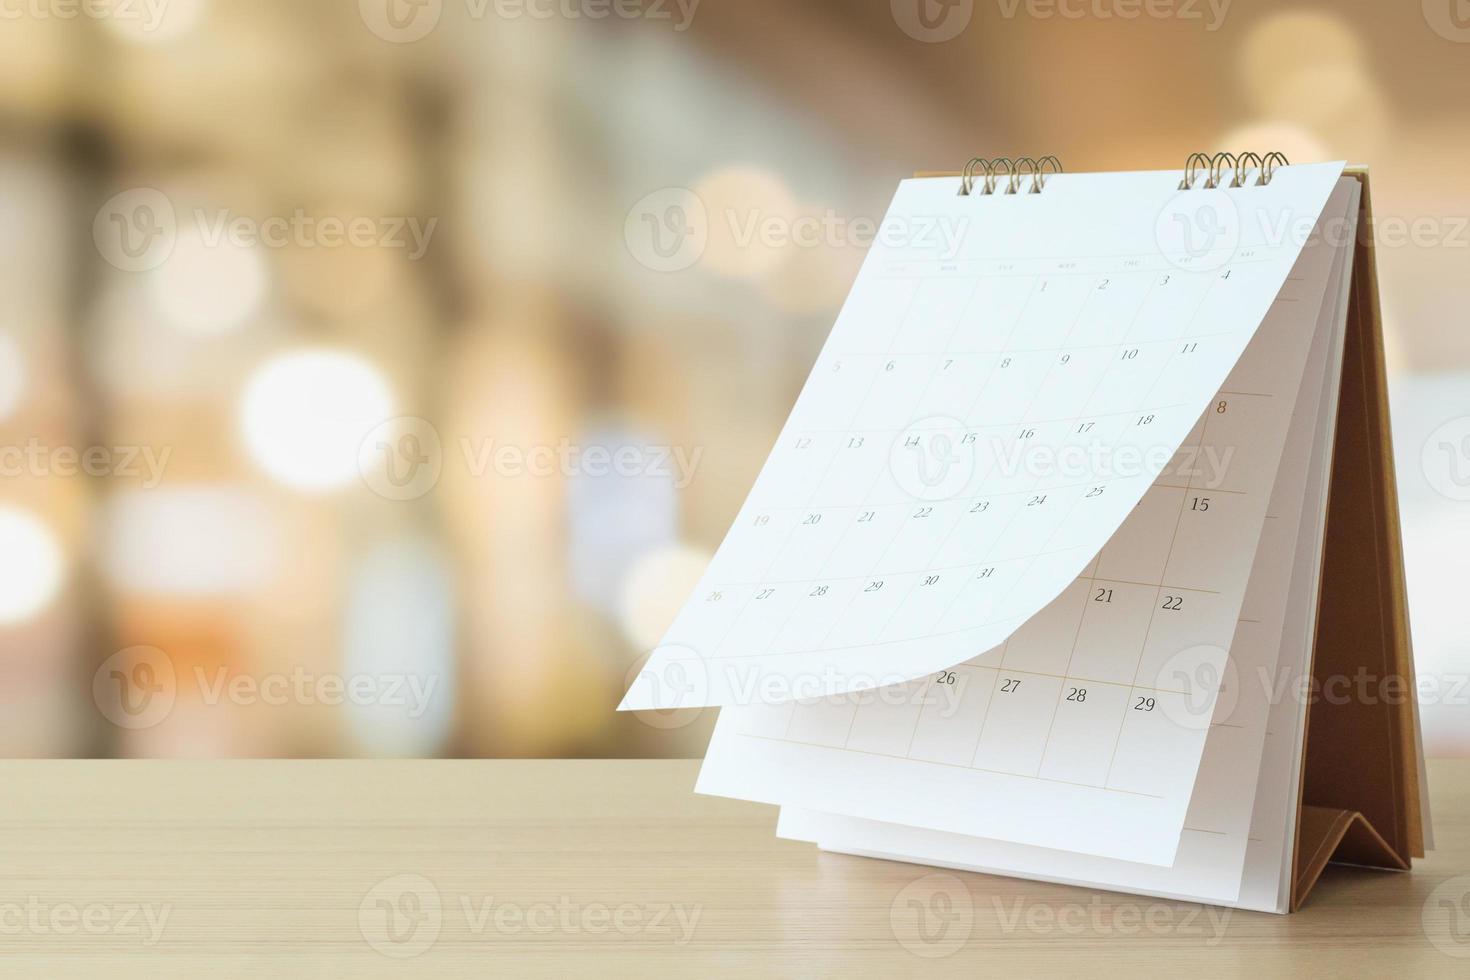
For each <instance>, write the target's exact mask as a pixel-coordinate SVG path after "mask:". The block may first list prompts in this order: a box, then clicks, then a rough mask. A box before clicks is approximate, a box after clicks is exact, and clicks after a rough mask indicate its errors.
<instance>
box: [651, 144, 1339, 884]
mask: <svg viewBox="0 0 1470 980" xmlns="http://www.w3.org/2000/svg"><path fill="white" fill-rule="evenodd" d="M1343 171H1344V166H1343V164H1341V163H1320V164H1310V165H1291V166H1281V167H1277V168H1275V169H1274V171H1262V170H1261V169H1258V168H1254V167H1244V168H1240V169H1237V170H1235V171H1229V172H1226V173H1225V174H1223V175H1221V174H1218V173H1215V174H1211V173H1207V172H1204V171H1200V172H1198V173H1196V172H1194V171H1193V170H1191V171H1189V172H1182V171H1179V170H1173V171H1156V172H1137V173H1091V174H1071V173H1056V174H1046V175H1044V179H1043V178H1042V177H1041V176H1040V175H1034V174H1032V175H1027V176H1026V177H1024V178H1023V179H1020V180H1017V179H1015V177H1014V176H1012V177H1011V179H1009V180H1005V179H1002V180H1000V181H994V182H992V181H989V180H987V181H985V182H983V183H977V182H975V181H973V180H971V179H970V177H969V176H968V175H966V176H964V177H954V176H950V177H932V178H915V179H911V180H905V181H903V182H902V183H901V184H900V185H899V188H898V191H897V193H896V195H895V197H894V198H893V201H892V204H891V206H890V209H889V212H888V214H887V217H886V218H885V219H884V227H885V229H889V230H892V231H893V233H891V234H889V233H885V234H883V235H879V236H877V241H876V243H875V244H874V246H873V247H872V249H871V251H870V253H869V255H868V256H867V258H866V260H865V262H864V264H863V266H862V269H861V272H860V274H859V275H858V277H857V279H856V282H855V283H854V285H853V287H852V290H851V293H850V295H849V296H848V298H847V300H846V302H845V304H844V305H843V307H842V310H841V313H840V315H839V317H838V319H837V322H836V325H835V326H834V328H833V329H832V332H831V335H830V337H829V339H828V340H827V342H826V344H825V346H824V347H823V348H822V350H821V352H820V354H819V356H818V357H817V358H816V361H815V363H814V364H813V365H812V368H811V373H810V377H809V378H808V380H807V381H806V384H805V387H804V388H803V390H802V392H801V394H800V397H799V398H798V400H797V401H796V403H795V406H794V407H793V408H792V410H791V413H790V417H789V420H788V421H787V422H786V424H785V427H784V429H783V430H782V431H781V433H780V435H779V437H778V439H777V440H776V444H775V447H774V448H773V450H772V451H771V454H770V457H769V459H768V460H767V462H766V463H765V465H764V467H763V469H762V470H761V472H760V474H759V477H758V478H757V480H756V482H755V485H754V487H753V489H752V490H751V492H750V495H749V497H748V499H747V500H746V502H745V504H744V506H743V507H742V508H741V510H740V511H739V513H738V515H737V516H736V517H735V519H734V523H733V526H732V527H731V529H730V531H729V534H728V536H727V537H726V538H725V540H724V542H723V544H722V545H721V546H720V548H719V550H718V552H717V553H716V555H715V556H714V558H713V560H712V562H711V563H710V565H709V568H708V571H707V573H706V574H705V575H704V577H703V579H702V580H701V582H700V583H699V585H698V587H697V589H696V590H695V592H694V594H692V595H691V596H690V597H689V599H688V601H687V603H686V604H685V605H684V607H683V608H682V611H681V612H680V613H679V615H678V616H677V619H676V621H675V622H674V623H673V625H672V626H671V628H670V629H669V630H668V633H667V635H666V637H665V638H664V640H663V643H662V644H661V645H660V646H659V647H658V648H657V649H656V650H654V651H653V652H652V653H651V655H650V657H649V659H648V661H647V663H646V665H645V666H644V668H643V669H642V671H641V672H640V673H639V674H638V675H637V677H636V679H635V680H634V682H633V685H632V688H631V689H630V691H629V692H628V694H627V697H626V698H625V700H624V702H623V705H622V708H623V709H625V710H666V709H670V708H691V707H697V706H701V705H706V706H707V705H720V706H723V708H722V710H721V712H720V717H719V720H718V723H717V726H716V729H715V732H714V735H713V738H712V740H711V742H710V745H709V749H708V753H707V756H706V759H705V762H704V765H703V769H702V771H701V773H700V777H699V781H698V786H697V790H698V791H699V792H701V793H707V794H715V795H719V796H726V797H735V798H739V799H743V800H751V801H759V802H763V803H768V804H775V805H778V806H779V807H780V808H781V809H780V818H779V824H778V833H779V834H780V835H781V836H784V837H788V838H794V839H797V840H802V841H810V842H814V843H816V844H818V845H820V846H821V847H822V848H825V849H828V850H832V851H841V852H847V853H851V854H858V855H866V856H873V857H883V858H889V859H896V860H902V861H911V862H917V863H923V864H930V865H937V866H943V867H948V868H956V869H969V870H975V871H981V872H988V873H992V874H1004V875H1012V876H1020V877H1027V878H1035V879H1040V880H1046V881H1052V882H1061V883H1072V884H1078V885H1085V886H1089V887H1095V888H1103V889H1113V890H1121V891H1127V892H1134V893H1139V894H1146V895H1152V896H1160V897H1168V898H1180V899H1188V900H1194V901H1200V902H1206V903H1212V904H1220V905H1227V906H1235V907H1242V908H1249V909H1259V910H1266V911H1278V912H1279V911H1286V910H1287V905H1288V901H1289V898H1288V896H1289V892H1290V874H1291V866H1292V847H1293V834H1294V830H1295V823H1296V820H1297V806H1298V787H1299V784H1300V780H1301V766H1302V758H1303V752H1304V748H1303V717H1304V712H1305V706H1304V704H1303V702H1302V699H1300V698H1294V697H1288V696H1283V693H1282V685H1285V684H1291V683H1294V682H1295V681H1297V680H1299V679H1300V678H1301V677H1302V676H1303V675H1304V674H1306V673H1308V672H1309V671H1310V669H1311V667H1310V658H1311V651H1312V643H1313V636H1314V630H1315V627H1316V623H1315V620H1316V614H1317V597H1318V591H1319V580H1320V576H1321V573H1322V556H1323V548H1324V526H1325V515H1326V512H1327V488H1328V482H1329V472H1330V466H1331V456H1332V452H1331V450H1332V446H1333V437H1334V421H1335V418H1336V412H1335V406H1336V400H1337V397H1338V386H1339V381H1340V378H1341V374H1342V359H1343V349H1344V332H1345V329H1344V325H1345V320H1346V316H1347V313H1346V308H1347V301H1348V288H1349V279H1350V274H1351V260H1352V255H1353V243H1354V240H1355V236H1356V222H1357V219H1358V214H1359V194H1360V183H1359V181H1357V180H1355V179H1352V178H1350V177H1345V176H1343ZM938 227H944V228H947V229H950V230H951V231H952V232H955V233H953V234H945V235H938V234H927V233H925V229H934V228H938Z"/></svg>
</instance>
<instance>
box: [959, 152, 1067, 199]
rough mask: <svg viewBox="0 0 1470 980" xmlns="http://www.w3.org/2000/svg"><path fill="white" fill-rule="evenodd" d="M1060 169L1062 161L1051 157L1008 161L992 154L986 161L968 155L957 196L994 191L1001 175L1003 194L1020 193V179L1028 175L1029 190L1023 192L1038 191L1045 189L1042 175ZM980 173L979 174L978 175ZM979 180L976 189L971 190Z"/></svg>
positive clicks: (1022, 158) (1054, 172)
mask: <svg viewBox="0 0 1470 980" xmlns="http://www.w3.org/2000/svg"><path fill="white" fill-rule="evenodd" d="M1061 172H1062V162H1061V161H1060V160H1058V159H1057V158H1056V157H1054V156H1044V157H1041V158H1040V159H1035V158H1033V157H1019V158H1018V159H1016V160H1012V159H1011V158H1010V157H996V158H995V159H993V160H986V159H985V158H984V157H971V158H970V162H969V163H967V164H965V168H964V170H962V171H960V190H959V193H960V196H961V197H969V196H971V195H972V194H977V193H978V194H979V195H980V196H982V197H983V196H985V195H988V194H994V193H996V187H997V186H998V185H999V182H1000V178H1002V177H1004V178H1005V190H1004V192H1003V193H1006V194H1019V193H1021V182H1022V181H1023V180H1024V179H1026V178H1027V177H1030V178H1031V186H1030V189H1029V190H1027V191H1026V193H1027V194H1040V193H1041V192H1042V191H1043V190H1044V189H1045V188H1046V178H1047V176H1048V175H1049V174H1059V173H1061ZM982 175H983V177H982ZM977 182H979V185H980V187H979V190H978V191H977V190H976V189H975V185H976V183H977Z"/></svg>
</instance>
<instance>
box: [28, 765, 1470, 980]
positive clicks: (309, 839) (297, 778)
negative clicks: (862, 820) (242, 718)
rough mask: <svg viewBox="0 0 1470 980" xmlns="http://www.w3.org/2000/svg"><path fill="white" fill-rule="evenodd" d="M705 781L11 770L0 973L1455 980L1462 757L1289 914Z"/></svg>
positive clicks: (1466, 950) (572, 774)
mask: <svg viewBox="0 0 1470 980" xmlns="http://www.w3.org/2000/svg"><path fill="white" fill-rule="evenodd" d="M697 767H698V763H696V762H613V761H608V762H577V761H569V762H536V761H525V762H517V761H492V762H203V763H195V762H189V763H177V762H129V763H116V762H111V763H109V762H7V763H0V787H3V789H0V800H3V805H0V811H3V812H0V975H3V976H17V977H28V978H29V977H48V978H50V977H94V976H103V975H106V976H126V977H131V976H146V977H150V978H154V980H161V978H172V977H188V978H191V980H193V978H199V977H234V976H244V975H249V974H256V975H266V976H272V977H278V976H279V977H284V976H309V977H313V978H317V980H323V978H329V977H402V976H433V977H484V976H515V977H526V976H566V975H572V974H575V975H581V976H630V977H644V976H650V975H653V976H657V975H665V974H667V975H671V976H680V977H699V976H711V975H735V976H752V977H771V976H818V975H822V976H832V975H863V976H866V975H873V976H884V977H891V976H917V975H923V976H948V975H964V976H977V975H1001V976H1008V977H1016V976H1028V977H1029V976H1076V975H1095V974H1104V975H1108V974H1117V975H1125V976H1130V977H1136V976H1140V975H1167V976H1181V975H1183V976H1201V977H1203V976H1222V975H1249V976H1251V977H1252V978H1264V977H1273V976H1282V975H1285V974H1287V973H1292V974H1298V975H1302V976H1331V977H1337V978H1341V977H1359V976H1396V977H1410V976H1458V977H1462V978H1463V977H1466V976H1470V816H1467V815H1470V761H1455V762H1437V763H1431V767H1430V785H1431V787H1432V790H1433V798H1434V804H1435V818H1436V831H1437V834H1438V844H1439V850H1438V851H1437V852H1436V853H1435V854H1433V855H1431V857H1430V858H1429V859H1428V860H1426V861H1424V862H1422V863H1421V864H1420V865H1419V867H1418V868H1416V870H1415V871H1414V872H1413V874H1407V875H1406V874H1391V873H1384V872H1370V871H1357V870H1352V869H1346V868H1334V869H1332V870H1330V871H1329V872H1328V874H1327V876H1326V878H1325V879H1324V880H1323V882H1322V884H1321V885H1319V886H1318V889H1317V892H1316V893H1315V895H1314V896H1313V898H1312V900H1311V902H1310V903H1309V905H1308V907H1307V908H1306V909H1305V910H1304V911H1302V912H1300V913H1298V914H1297V915H1293V916H1275V915H1264V914H1257V913H1248V912H1227V911H1225V910H1222V909H1214V908H1209V907H1205V906H1197V905H1188V904H1180V903H1172V902H1158V901H1153V900H1149V899H1142V898H1135V897H1131V896H1126V895H1113V894H1108V893H1104V892H1092V891H1088V890H1084V889H1077V888H1066V887H1061V886H1053V885H1043V884H1036V883H1032V882H1025V881H1017V880H1013V879H1007V878H993V877H989V876H985V875H970V874H957V875H950V874H949V873H948V872H939V871H936V870H934V869H924V868H920V867H916V866H912V865H905V864H898V863H892V862H887V861H874V860H866V859H862V858H855V857H847V856H843V855H836V854H823V853H820V852H818V851H817V849H816V848H814V847H811V846H809V845H805V844H797V843H791V842H787V841H779V840H777V839H775V837H774V836H773V833H772V831H773V827H774V822H775V810H774V808H771V807H765V806H757V805H753V804H744V803H738V802H733V801H729V800H719V799H711V798H707V797H700V796H696V795H694V793H693V792H692V791H691V787H692V786H693V784H694V777H695V772H696V770H697ZM921 912H923V918H922V919H921V918H920V917H919V916H920V913H921Z"/></svg>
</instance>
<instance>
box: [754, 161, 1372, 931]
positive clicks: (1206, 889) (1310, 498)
mask: <svg viewBox="0 0 1470 980" xmlns="http://www.w3.org/2000/svg"><path fill="white" fill-rule="evenodd" d="M1342 184H1343V190H1344V192H1345V193H1346V196H1347V197H1348V202H1347V205H1346V206H1347V211H1346V213H1345V214H1342V215H1341V216H1342V218H1343V228H1344V233H1343V235H1341V236H1339V238H1338V241H1339V242H1351V241H1352V238H1353V232H1354V229H1355V219H1356V215H1357V199H1358V193H1359V187H1358V185H1357V183H1356V182H1355V181H1351V180H1346V179H1344V180H1343V181H1342ZM1339 203H1340V195H1337V194H1335V195H1334V198H1333V200H1332V201H1331V202H1329V204H1328V207H1327V208H1326V209H1325V210H1324V218H1325V217H1328V216H1331V215H1334V214H1337V213H1338V205H1339ZM1335 251H1336V255H1335V258H1334V262H1333V268H1332V272H1331V277H1330V279H1329V282H1328V287H1327V298H1328V302H1327V303H1325V304H1324V305H1323V307H1322V311H1321V316H1320V317H1319V322H1318V325H1317V328H1316V334H1315V338H1314V341H1313V347H1312V351H1311V354H1310V357H1309V360H1308V364H1307V368H1306V372H1305V375H1304V380H1303V384H1302V387H1301V391H1300V393H1299V396H1298V399H1297V406H1296V409H1295V411H1294V413H1293V416H1292V422H1291V428H1290V432H1289V434H1288V438H1287V444H1286V447H1285V452H1284V454H1283V463H1282V466H1281V470H1280V472H1279V474H1278V476H1277V480H1276V485H1275V488H1274V490H1273V491H1272V497H1271V507H1270V512H1269V513H1268V515H1267V518H1266V519H1267V522H1268V525H1269V527H1270V532H1269V533H1267V534H1264V535H1263V536H1262V539H1261V543H1260V546H1259V547H1258V549H1257V552H1256V558H1255V563H1254V565H1253V567H1252V570H1251V575H1250V584H1249V587H1248V590H1247V594H1246V600H1245V605H1244V607H1243V609H1242V612H1241V617H1240V625H1239V626H1238V627H1237V631H1236V637H1235V640H1234V642H1233V643H1232V647H1231V653H1230V656H1231V663H1232V669H1231V670H1228V671H1227V672H1226V677H1225V679H1224V683H1225V685H1226V694H1225V695H1224V696H1223V698H1222V703H1221V704H1220V705H1219V706H1218V707H1217V709H1216V714H1215V716H1214V719H1213V721H1212V724H1211V727H1210V733H1209V736H1208V740H1207V743H1206V750H1205V755H1204V757H1203V760H1202V763H1201V766H1200V773H1199V778H1198V780H1197V782H1196V786H1195V793H1194V796H1193V798H1192V800H1191V804H1190V807H1189V813H1188V817H1187V819H1186V821H1185V827H1184V832H1183V835H1182V838H1181V841H1180V848H1179V853H1178V856H1177V858H1176V861H1175V863H1174V865H1173V866H1172V867H1168V868H1164V867H1154V866H1150V865H1141V864H1134V863H1129V862H1124V861H1116V860H1110V859H1106V858H1096V857H1084V856H1080V855H1077V854H1073V853H1070V852H1065V851H1057V850H1047V849H1043V848H1035V847H1027V846H1025V845H1018V844H1008V843H1004V842H998V841H991V840H985V839H981V838H975V837H966V836H961V835H957V834H946V833H941V832H937V831H929V830H922V829H917V828H906V827H898V826H895V825H892V824H881V823H876V822H873V821H868V820H862V819H858V818H851V817H842V816H836V815H831V814H824V813H814V812H811V811H803V810H792V809H791V808H783V809H782V813H781V820H780V824H779V829H778V832H779V833H780V834H781V836H785V837H791V838H794V839H799V840H808V841H812V842H815V843H819V844H820V845H821V846H822V847H824V848H826V849H829V850H838V851H844V852H848V853H858V854H865V855H869V856H874V857H886V858H891V859H898V860H909V861H920V862H924V863H929V864H942V865H945V866H948V867H956V868H963V869H967V870H979V871H990V872H999V873H1003V874H1016V875H1024V876H1027V877H1032V878H1039V879H1045V880H1051V881H1058V882H1062V883H1068V884H1083V885H1092V886H1097V887H1103V888H1108V889H1115V890H1123V891H1129V892H1137V893H1145V894H1152V895H1158V896H1161V897H1168V898H1185V899H1191V900H1205V901H1210V902H1214V903H1219V904H1229V905H1236V906H1239V907H1243V908H1250V909H1255V910H1259V911H1276V912H1280V911H1285V910H1286V902H1287V899H1288V894H1289V893H1288V891H1287V889H1286V882H1287V881H1288V880H1289V879H1288V878H1287V877H1284V876H1283V868H1289V866H1290V864H1291V860H1290V852H1289V835H1288V833H1287V831H1288V828H1289V827H1290V826H1291V825H1292V823H1293V822H1294V816H1295V804H1296V794H1295V785H1294V783H1292V782H1291V778H1292V774H1293V773H1294V770H1293V768H1292V766H1291V762H1290V760H1291V758H1292V757H1293V755H1294V753H1295V752H1296V751H1298V746H1297V743H1296V741H1295V738H1294V731H1295V730H1296V729H1297V728H1299V727H1300V725H1299V721H1300V719H1299V712H1300V705H1299V704H1298V703H1297V702H1296V701H1295V700H1294V699H1293V698H1291V697H1286V696H1283V692H1284V691H1287V690H1290V689H1291V688H1290V684H1291V683H1293V682H1294V681H1295V679H1296V678H1298V677H1300V676H1301V675H1302V674H1303V673H1304V672H1305V671H1306V670H1307V669H1308V666H1309V664H1308V660H1309V652H1310V646H1311V635H1312V624H1313V622H1314V619H1315V613H1316V595H1317V579H1318V575H1319V572H1320V560H1321V549H1322V538H1323V531H1324V522H1325V515H1326V497H1325V488H1326V486H1327V477H1328V471H1329V469H1330V464H1331V455H1330V447H1331V445H1332V440H1333V437H1334V434H1335V425H1334V423H1335V419H1336V413H1335V406H1336V403H1337V392H1338V382H1339V380H1340V378H1341V358H1342V342H1343V337H1344V334H1345V321H1346V303H1347V296H1346V291H1347V286H1348V275H1347V271H1348V262H1349V261H1350V257H1351V252H1350V250H1349V249H1347V248H1343V247H1341V245H1338V246H1337V247H1336V248H1335ZM1264 339H1266V338H1264V337H1260V338H1258V340H1257V342H1256V343H1255V344H1253V345H1252V347H1251V348H1250V349H1249V350H1248V352H1247V356H1246V358H1245V359H1244V360H1243V361H1242V363H1241V365H1240V366H1238V367H1237V369H1236V371H1235V372H1234V373H1233V374H1232V376H1231V378H1230V379H1229V380H1228V381H1227V387H1233V386H1239V385H1241V384H1242V383H1243V382H1244V381H1245V377H1246V376H1248V374H1249V371H1250V367H1251V365H1250V363H1249V362H1250V359H1251V357H1252V356H1253V355H1256V354H1258V353H1264V352H1265V351H1266V350H1268V349H1269V348H1268V347H1267V346H1266V345H1263V344H1262V343H1261V341H1262V340H1264ZM1231 691H1233V692H1235V693H1234V694H1233V695H1232V694H1231ZM1268 717H1269V719H1270V725H1269V726H1268ZM1273 728H1274V731H1273V730H1272V729H1273ZM1268 739H1269V749H1268V750H1267V751H1266V752H1265V753H1264V757H1263V751H1262V750H1263V747H1265V746H1267V745H1268Z"/></svg>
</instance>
